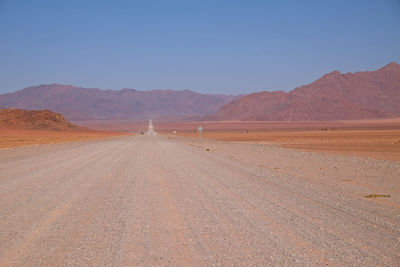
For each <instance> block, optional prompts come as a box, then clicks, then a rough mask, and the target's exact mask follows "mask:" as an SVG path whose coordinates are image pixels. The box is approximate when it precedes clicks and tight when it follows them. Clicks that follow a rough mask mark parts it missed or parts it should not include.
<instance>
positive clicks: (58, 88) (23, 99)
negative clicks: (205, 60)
mask: <svg viewBox="0 0 400 267" xmlns="http://www.w3.org/2000/svg"><path fill="white" fill-rule="evenodd" d="M234 98H235V96H229V95H210V94H198V93H195V92H192V91H189V90H183V91H174V90H152V91H137V90H134V89H122V90H100V89H93V88H92V89H87V88H80V87H75V86H71V85H59V84H50V85H40V86H33V87H28V88H25V89H23V90H20V91H17V92H14V93H9V94H3V95H0V108H22V109H50V110H54V111H56V112H60V113H62V114H64V116H65V117H66V118H67V119H69V120H73V121H80V120H89V119H103V120H107V119H146V118H155V117H161V116H164V117H168V118H175V119H178V118H185V117H194V116H204V115H206V114H213V113H215V112H216V111H217V110H218V109H219V108H220V107H222V106H223V105H224V104H226V103H227V102H229V101H230V100H232V99H234Z"/></svg>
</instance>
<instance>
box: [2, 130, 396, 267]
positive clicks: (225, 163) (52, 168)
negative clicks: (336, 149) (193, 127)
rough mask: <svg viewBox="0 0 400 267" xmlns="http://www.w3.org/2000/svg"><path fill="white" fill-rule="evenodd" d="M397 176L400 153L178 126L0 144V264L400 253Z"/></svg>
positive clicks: (364, 257)
mask: <svg viewBox="0 0 400 267" xmlns="http://www.w3.org/2000/svg"><path fill="white" fill-rule="evenodd" d="M207 149H208V151H207ZM399 177H400V164H399V163H397V162H389V161H378V160H373V159H359V158H352V157H345V156H334V155H329V154H322V153H313V152H301V151H296V150H290V149H284V148H280V147H277V146H274V145H266V144H249V143H226V142H217V141H210V140H204V139H203V140H196V139H189V138H180V137H165V136H134V137H122V138H114V139H107V140H98V141H95V142H79V143H70V144H62V145H47V146H32V147H29V148H16V149H12V150H0V265H1V266H9V265H11V266H13V265H14V266H42V265H52V266H54V265H61V266H88V265H90V266H93V265H96V266H99V265H100V266H132V265H146V266H148V265H178V266H181V265H195V266H209V265H236V266H237V265H261V266H265V265H275V266H282V265H286V266H288V265H290V266H296V265H298V266H320V265H329V266H330V265H349V266H351V265H380V266H396V265H399V263H400V212H399V209H400V199H399V191H400V181H399ZM369 194H384V195H390V197H385V198H373V199H371V198H365V196H366V195H369Z"/></svg>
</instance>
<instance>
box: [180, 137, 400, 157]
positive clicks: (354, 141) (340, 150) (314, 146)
mask: <svg viewBox="0 0 400 267" xmlns="http://www.w3.org/2000/svg"><path fill="white" fill-rule="evenodd" d="M178 135H182V136H189V137H199V134H198V133H193V132H179V133H178ZM202 137H203V138H208V139H214V140H220V141H233V142H250V143H266V144H278V145H280V146H282V147H287V148H295V149H300V150H303V151H316V152H324V153H332V154H340V155H349V156H357V157H367V158H375V159H385V160H392V161H400V130H356V131H355V130H332V131H330V130H328V131H321V130H313V131H297V130H293V131H269V132H265V131H231V132H226V131H206V132H204V133H203V134H202Z"/></svg>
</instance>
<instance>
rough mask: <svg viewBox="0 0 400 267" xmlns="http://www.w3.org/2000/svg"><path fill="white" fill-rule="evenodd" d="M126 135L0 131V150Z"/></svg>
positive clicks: (100, 132) (82, 132)
mask: <svg viewBox="0 0 400 267" xmlns="http://www.w3.org/2000/svg"><path fill="white" fill-rule="evenodd" d="M117 135H126V133H116V132H105V131H90V130H87V131H43V130H24V129H4V128H2V129H0V149H2V148H11V147H19V146H29V145H37V144H55V143H65V142H76V141H83V140H93V139H99V138H108V137H113V136H117Z"/></svg>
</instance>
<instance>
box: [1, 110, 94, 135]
mask: <svg viewBox="0 0 400 267" xmlns="http://www.w3.org/2000/svg"><path fill="white" fill-rule="evenodd" d="M0 129H23V130H50V131H76V130H87V129H86V128H83V127H80V126H77V125H75V124H72V123H70V122H69V121H67V120H66V119H65V118H64V116H63V115H61V114H59V113H55V112H52V111H50V110H22V109H0Z"/></svg>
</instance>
